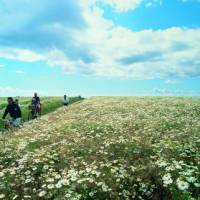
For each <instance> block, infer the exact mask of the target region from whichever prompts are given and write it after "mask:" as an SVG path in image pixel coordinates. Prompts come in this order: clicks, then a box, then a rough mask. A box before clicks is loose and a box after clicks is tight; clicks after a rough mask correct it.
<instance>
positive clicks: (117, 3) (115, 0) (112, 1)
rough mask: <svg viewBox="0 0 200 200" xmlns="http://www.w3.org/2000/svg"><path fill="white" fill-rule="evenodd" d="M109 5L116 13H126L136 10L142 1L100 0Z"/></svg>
mask: <svg viewBox="0 0 200 200" xmlns="http://www.w3.org/2000/svg"><path fill="white" fill-rule="evenodd" d="M102 1H103V2H105V3H107V4H109V5H111V6H112V7H113V8H114V9H115V10H116V11H117V12H127V11H129V10H134V9H135V8H137V7H138V6H139V5H140V4H141V2H142V0H102Z"/></svg>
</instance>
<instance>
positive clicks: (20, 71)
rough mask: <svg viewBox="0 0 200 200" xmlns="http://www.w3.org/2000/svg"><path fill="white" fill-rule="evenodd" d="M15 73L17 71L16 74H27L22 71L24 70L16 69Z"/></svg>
mask: <svg viewBox="0 0 200 200" xmlns="http://www.w3.org/2000/svg"><path fill="white" fill-rule="evenodd" d="M15 73H16V74H19V75H21V74H25V72H24V71H22V70H16V71H15Z"/></svg>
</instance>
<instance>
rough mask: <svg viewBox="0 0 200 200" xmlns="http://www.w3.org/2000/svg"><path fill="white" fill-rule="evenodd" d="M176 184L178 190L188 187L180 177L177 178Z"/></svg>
mask: <svg viewBox="0 0 200 200" xmlns="http://www.w3.org/2000/svg"><path fill="white" fill-rule="evenodd" d="M177 186H178V189H179V190H187V189H188V188H189V183H188V182H186V181H184V180H183V179H182V178H178V179H177Z"/></svg>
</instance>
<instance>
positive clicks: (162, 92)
mask: <svg viewBox="0 0 200 200" xmlns="http://www.w3.org/2000/svg"><path fill="white" fill-rule="evenodd" d="M153 93H154V94H155V95H159V96H200V92H198V91H192V90H189V91H183V90H170V89H166V88H154V89H153Z"/></svg>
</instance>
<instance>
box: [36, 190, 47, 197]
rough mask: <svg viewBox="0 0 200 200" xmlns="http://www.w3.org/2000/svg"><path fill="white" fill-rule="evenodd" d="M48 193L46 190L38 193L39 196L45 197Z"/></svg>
mask: <svg viewBox="0 0 200 200" xmlns="http://www.w3.org/2000/svg"><path fill="white" fill-rule="evenodd" d="M46 193H47V192H46V191H41V192H40V193H39V194H38V196H39V197H43V196H45V194H46Z"/></svg>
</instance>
